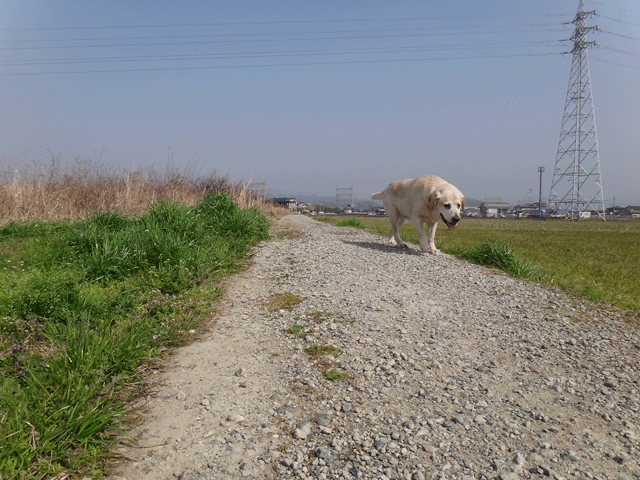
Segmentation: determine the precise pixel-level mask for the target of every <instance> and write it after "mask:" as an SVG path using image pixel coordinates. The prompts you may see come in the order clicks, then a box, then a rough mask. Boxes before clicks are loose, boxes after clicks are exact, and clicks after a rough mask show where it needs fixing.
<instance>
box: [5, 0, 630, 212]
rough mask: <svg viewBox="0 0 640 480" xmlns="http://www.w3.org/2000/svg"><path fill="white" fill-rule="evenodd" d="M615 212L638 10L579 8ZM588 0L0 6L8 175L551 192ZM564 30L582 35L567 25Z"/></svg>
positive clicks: (307, 189) (626, 141) (82, 1)
mask: <svg viewBox="0 0 640 480" xmlns="http://www.w3.org/2000/svg"><path fill="white" fill-rule="evenodd" d="M584 7H585V10H588V11H592V10H595V12H596V15H595V16H591V17H589V18H588V19H587V21H586V23H587V25H590V26H596V25H597V26H598V31H592V32H590V33H589V34H588V37H587V38H588V40H595V41H596V43H597V46H596V47H594V48H592V49H589V51H588V55H589V66H590V73H591V76H590V78H591V87H592V91H593V103H594V107H595V116H596V126H597V135H598V146H599V155H600V164H601V174H602V184H603V192H604V199H605V204H606V205H607V206H610V205H611V204H612V203H613V201H614V199H615V202H616V204H620V205H629V204H635V205H639V204H640V187H639V185H640V40H639V39H640V2H638V1H637V0H626V1H625V0H598V1H596V0H585V1H584ZM577 10H578V0H536V1H535V2H531V1H524V0H483V1H481V2H480V1H477V0H459V1H456V2H450V1H443V0H421V1H418V0H367V1H363V0H349V1H329V0H325V1H305V0H278V1H262V2H259V1H255V0H245V1H240V2H238V1H228V0H220V1H217V2H210V1H206V2H193V1H185V0H183V1H179V2H178V1H161V0H160V1H159V0H154V1H146V0H137V1H127V0H117V1H106V0H13V1H2V0H0V173H3V174H5V175H7V174H9V175H11V172H15V171H19V170H20V168H22V167H24V166H32V165H48V164H49V163H50V162H51V160H52V158H54V159H55V160H56V161H57V162H60V163H61V164H63V165H72V164H73V163H74V162H77V161H87V160H88V161H92V162H95V163H96V164H99V165H102V166H107V167H108V168H113V169H124V170H126V171H135V170H148V169H151V168H153V169H155V170H157V171H160V172H162V171H163V170H164V169H165V168H167V167H171V168H175V169H178V170H181V171H185V172H189V173H190V174H194V175H198V176H199V175H202V176H208V175H210V174H211V173H212V172H215V173H217V174H218V175H220V176H226V177H229V179H230V180H232V181H234V182H248V181H252V182H265V183H266V186H267V189H268V191H269V192H270V193H271V194H273V195H294V196H295V195H301V194H314V195H327V196H335V194H336V188H353V192H354V195H355V196H356V197H364V198H366V197H369V196H370V195H371V194H372V193H374V192H377V191H380V190H382V189H384V187H385V186H386V185H387V184H389V183H390V182H391V181H393V180H395V179H398V178H415V177H418V176H420V175H439V176H441V177H442V178H444V179H445V180H447V181H449V182H451V183H453V184H454V185H456V186H457V187H458V188H459V189H460V190H461V191H462V192H463V193H464V194H465V196H466V197H467V198H473V199H477V200H501V201H506V202H510V203H512V204H516V203H522V202H526V201H529V200H532V201H537V198H538V194H539V179H540V177H539V173H538V167H540V166H544V167H545V172H544V174H543V177H542V178H543V180H542V182H543V184H542V196H543V201H544V200H545V199H546V198H548V196H549V189H550V184H551V179H552V172H553V169H554V165H555V161H556V154H557V149H558V139H559V134H560V126H561V122H562V116H563V111H564V106H565V100H566V96H567V87H568V82H569V75H570V69H571V59H572V55H571V54H570V53H566V52H570V50H571V48H572V46H573V44H572V42H568V41H564V42H563V41H562V40H567V39H569V37H570V36H571V34H572V33H573V29H574V25H572V24H570V23H568V22H571V21H572V20H573V18H574V16H575V14H576V12H577ZM567 23H568V24H567Z"/></svg>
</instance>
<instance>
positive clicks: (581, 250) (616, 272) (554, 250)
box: [316, 216, 640, 315]
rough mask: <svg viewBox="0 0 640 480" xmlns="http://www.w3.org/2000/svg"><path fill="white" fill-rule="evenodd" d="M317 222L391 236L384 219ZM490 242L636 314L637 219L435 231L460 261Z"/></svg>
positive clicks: (470, 222) (473, 223)
mask: <svg viewBox="0 0 640 480" xmlns="http://www.w3.org/2000/svg"><path fill="white" fill-rule="evenodd" d="M316 218H318V219H319V220H322V221H326V222H331V223H334V224H338V225H344V226H351V227H359V228H365V229H366V230H369V231H372V232H374V233H378V234H380V235H384V236H387V235H388V234H389V221H388V220H387V219H386V218H376V217H373V218H372V217H335V216H326V217H316ZM400 234H401V236H402V238H403V239H404V240H405V241H408V242H411V243H416V244H417V243H418V236H417V234H416V230H415V227H414V226H413V224H410V223H407V224H405V225H403V226H402V228H401V230H400ZM385 240H386V239H382V238H381V239H380V241H381V242H382V241H385ZM490 243H493V244H496V243H497V244H498V245H503V246H504V245H506V246H508V248H509V250H510V251H511V252H512V253H513V255H514V256H515V257H516V258H518V259H520V260H521V261H522V262H523V263H524V264H525V265H527V266H530V267H532V272H534V273H533V274H532V276H533V277H534V279H536V280H540V281H543V282H548V283H550V284H553V285H557V286H558V287H560V288H562V289H565V290H569V291H571V292H575V293H578V294H579V295H583V296H585V297H586V298H588V299H590V300H593V301H595V302H608V303H611V304H613V305H616V306H617V307H619V308H621V309H623V310H628V311H630V312H632V313H633V314H636V315H637V314H638V312H639V311H640V275H639V270H640V222H638V221H609V222H601V221H596V220H582V221H577V222H568V221H565V220H532V219H471V218H464V219H463V220H462V221H461V222H460V224H459V226H458V228H456V229H455V230H449V229H447V228H443V227H442V225H440V226H439V228H438V230H437V233H436V246H437V247H438V248H439V249H440V250H442V251H443V252H447V253H451V254H454V255H457V256H460V257H463V258H470V257H472V256H473V255H472V252H473V251H474V249H477V248H478V246H480V245H486V244H490ZM523 276H529V275H523Z"/></svg>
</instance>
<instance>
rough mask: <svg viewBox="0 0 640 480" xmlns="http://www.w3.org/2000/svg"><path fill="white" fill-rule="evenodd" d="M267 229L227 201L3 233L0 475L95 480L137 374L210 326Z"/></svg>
mask: <svg viewBox="0 0 640 480" xmlns="http://www.w3.org/2000/svg"><path fill="white" fill-rule="evenodd" d="M268 228H269V222H268V220H267V218H266V217H265V215H264V214H263V213H262V212H261V211H260V210H259V209H258V208H248V209H241V208H240V207H238V205H237V203H236V202H235V201H234V199H232V198H231V197H230V196H229V195H227V194H224V193H216V194H209V195H208V196H205V197H204V198H203V199H202V200H201V201H200V202H198V203H196V204H195V205H193V206H187V205H181V204H179V203H177V202H175V201H172V200H162V201H158V202H155V203H152V204H150V205H149V206H148V208H147V211H146V212H144V213H142V214H140V215H137V216H125V215H122V214H120V213H116V212H114V211H108V212H97V213H94V214H93V215H91V216H89V217H88V218H86V219H83V220H77V221H73V222H68V221H65V222H63V221H23V222H15V221H9V222H6V223H5V224H4V225H2V226H0V284H1V285H2V289H0V478H38V479H39V478H54V477H55V478H60V479H62V478H69V475H70V476H71V477H72V478H82V477H83V476H84V475H88V476H91V477H93V478H99V477H101V476H102V474H103V469H104V467H105V465H107V464H108V462H109V460H110V458H111V457H112V453H111V451H112V450H111V448H112V445H113V444H114V441H115V437H116V435H117V434H120V433H122V434H125V435H126V423H127V422H128V421H130V419H131V417H130V415H129V414H130V413H131V410H130V407H129V406H128V405H129V402H130V401H131V400H132V399H134V398H136V397H137V396H139V395H140V394H142V393H144V382H143V381H142V380H143V372H144V371H145V370H146V369H148V368H149V367H151V366H153V365H154V363H157V362H158V361H159V360H160V359H162V358H163V357H164V356H165V354H164V353H163V352H169V351H171V349H172V348H174V347H176V346H178V345H181V344H184V343H185V342H186V341H188V339H189V338H191V337H192V329H194V328H196V327H197V325H198V324H199V322H202V321H203V320H205V319H207V318H209V316H210V315H211V313H212V311H213V310H214V302H215V300H216V299H217V298H218V297H219V296H220V288H219V286H218V283H219V282H218V281H217V279H218V278H219V277H221V276H223V275H227V274H229V273H230V272H233V271H236V270H238V269H239V268H240V267H241V266H242V264H243V262H244V258H246V256H247V255H248V254H249V250H250V247H251V245H253V244H254V243H255V242H257V241H259V240H262V239H265V238H267V232H268Z"/></svg>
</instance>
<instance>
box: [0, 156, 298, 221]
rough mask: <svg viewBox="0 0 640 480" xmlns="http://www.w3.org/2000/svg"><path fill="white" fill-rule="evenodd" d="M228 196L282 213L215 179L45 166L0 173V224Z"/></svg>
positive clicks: (131, 211) (88, 165) (246, 189)
mask: <svg viewBox="0 0 640 480" xmlns="http://www.w3.org/2000/svg"><path fill="white" fill-rule="evenodd" d="M217 192H222V193H228V194H229V195H230V196H231V197H232V198H233V199H234V200H235V201H236V203H237V204H238V206H239V207H240V208H251V207H258V208H259V209H260V210H262V211H263V212H264V213H265V214H266V215H268V216H278V215H283V214H285V213H288V212H286V210H284V209H282V208H280V207H278V206H276V205H274V204H272V203H271V202H269V201H267V200H266V199H264V198H262V197H258V196H256V195H254V194H253V193H252V192H251V190H250V186H249V184H246V183H233V182H231V181H230V180H229V179H228V178H226V177H219V176H217V175H216V174H215V173H212V174H210V175H209V176H207V177H204V178H203V177H198V176H195V175H193V174H192V173H190V172H188V171H186V172H181V171H179V170H177V169H175V168H167V169H166V171H165V172H164V174H161V173H158V172H157V171H155V170H153V169H150V170H145V171H136V172H125V171H122V170H118V171H113V170H109V169H108V168H105V167H102V166H97V165H95V164H94V163H92V162H77V163H76V164H75V165H74V166H72V167H69V168H63V167H61V166H60V164H59V163H58V162H55V161H54V162H52V163H51V165H48V166H41V165H34V166H32V167H27V168H22V169H21V170H16V171H13V172H3V173H0V224H3V223H5V222H7V221H9V220H15V221H26V220H65V221H68V220H78V219H82V218H87V217H89V216H91V215H92V214H94V213H95V212H97V211H115V212H118V213H121V214H124V215H132V216H135V215H140V214H142V213H144V212H145V211H146V210H147V208H148V206H149V205H150V204H151V203H154V202H156V201H158V200H173V201H177V202H179V203H181V204H184V205H195V204H197V203H198V202H200V201H202V199H203V198H204V197H205V196H206V195H208V194H210V193H217Z"/></svg>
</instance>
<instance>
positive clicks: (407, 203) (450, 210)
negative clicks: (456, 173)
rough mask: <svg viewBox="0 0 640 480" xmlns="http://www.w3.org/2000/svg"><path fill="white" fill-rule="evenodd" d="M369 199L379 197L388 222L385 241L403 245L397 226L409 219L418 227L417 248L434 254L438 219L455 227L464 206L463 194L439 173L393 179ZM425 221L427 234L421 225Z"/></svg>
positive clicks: (450, 226) (404, 245)
mask: <svg viewBox="0 0 640 480" xmlns="http://www.w3.org/2000/svg"><path fill="white" fill-rule="evenodd" d="M371 198H372V199H373V200H382V201H383V202H384V208H385V210H386V212H387V215H388V217H389V222H391V232H390V233H389V245H398V246H400V247H406V244H405V243H404V242H403V241H402V239H401V238H400V233H399V231H398V230H399V229H400V226H401V225H402V224H403V223H404V222H405V220H409V221H411V222H412V223H413V224H414V225H415V227H416V230H417V231H418V238H419V240H420V250H422V251H423V252H426V251H427V250H428V251H429V252H430V253H432V254H434V255H435V254H436V253H438V252H439V250H438V249H437V248H436V245H435V237H436V227H437V226H438V222H439V221H440V220H442V221H443V222H444V224H445V225H447V227H449V228H456V226H457V225H458V222H459V221H460V213H461V212H462V210H463V209H464V195H462V193H461V192H460V190H458V189H457V188H456V187H454V186H453V185H451V184H450V183H447V182H445V181H444V180H443V179H441V178H440V177H436V176H433V175H425V176H423V177H419V178H416V179H411V180H396V181H395V182H392V183H391V184H390V185H389V186H388V187H387V188H385V189H384V190H383V191H382V192H378V193H374V194H373V195H372V196H371ZM425 223H426V224H427V228H428V230H429V236H428V237H427V234H426V233H425V231H424V228H423V225H424V224H425Z"/></svg>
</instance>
